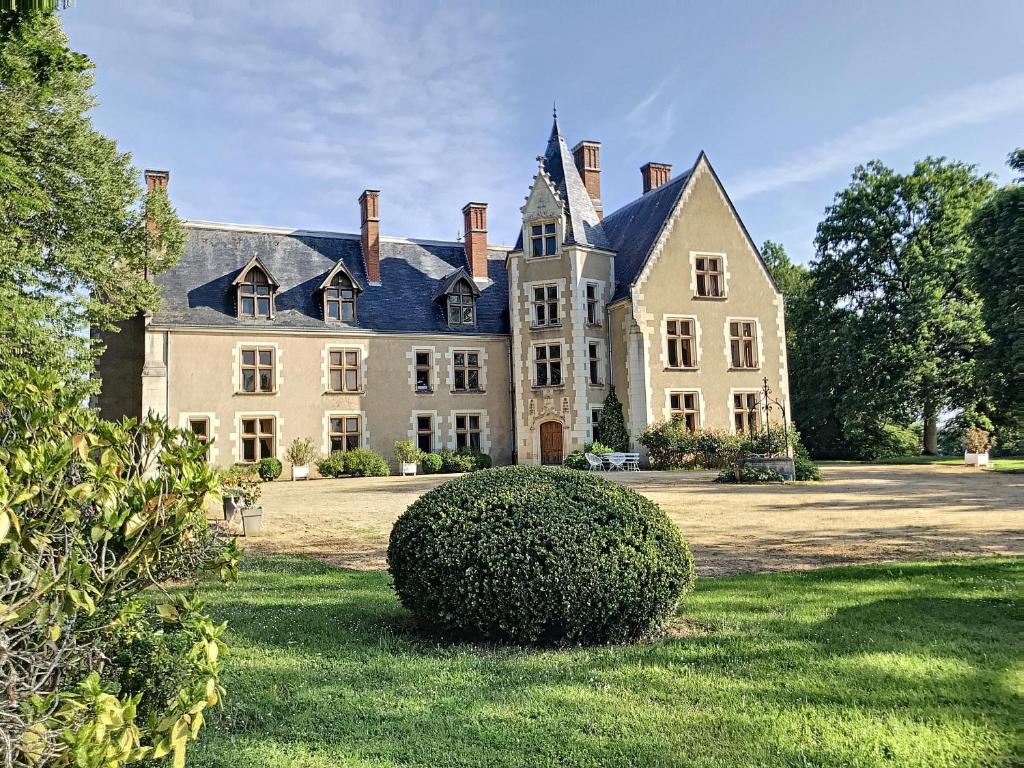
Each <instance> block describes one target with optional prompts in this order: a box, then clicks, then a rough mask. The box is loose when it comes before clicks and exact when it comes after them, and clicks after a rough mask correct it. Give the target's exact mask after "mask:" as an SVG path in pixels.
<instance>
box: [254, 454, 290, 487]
mask: <svg viewBox="0 0 1024 768" xmlns="http://www.w3.org/2000/svg"><path fill="white" fill-rule="evenodd" d="M282 469H284V467H283V466H282V465H281V462H280V461H278V460H277V459H275V458H274V457H272V456H268V457H267V458H265V459H260V460H259V461H258V462H256V472H257V473H259V476H260V480H262V481H263V482H265V483H269V482H271V481H272V480H277V478H279V477H280V476H281V470H282Z"/></svg>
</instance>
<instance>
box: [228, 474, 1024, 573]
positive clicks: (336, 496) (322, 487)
mask: <svg viewBox="0 0 1024 768" xmlns="http://www.w3.org/2000/svg"><path fill="white" fill-rule="evenodd" d="M823 471H824V474H825V482H822V483H796V484H787V485H772V486H736V485H716V484H714V483H712V482H711V478H712V477H713V476H714V475H713V473H706V472H674V473H665V472H640V473H623V474H616V475H610V477H612V478H614V479H616V480H620V481H622V482H624V483H626V484H628V485H630V486H632V487H634V488H636V489H637V490H638V491H640V492H642V493H644V494H646V495H647V496H649V497H650V498H652V499H653V500H654V501H656V502H658V503H659V504H660V505H661V506H662V508H663V509H665V511H666V512H668V514H669V515H670V516H671V517H672V519H673V520H675V522H676V523H677V524H678V525H679V527H680V529H681V530H682V531H683V534H684V535H685V536H686V538H687V539H688V540H689V542H690V546H691V547H692V549H693V553H694V558H695V559H696V562H697V570H698V573H700V574H701V575H703V576H717V575H724V574H732V573H745V572H766V571H783V570H793V569H800V568H815V567H819V566H822V565H841V564H851V563H863V562H878V561H886V560H920V559H926V558H935V557H949V556H954V555H983V554H1008V555H1024V476H1022V475H1012V474H1000V473H996V472H981V471H978V470H967V469H964V468H957V467H939V466H896V465H890V466H860V465H842V466H829V467H825V468H823ZM446 479H448V477H446V476H437V475H435V476H429V477H384V478H364V479H342V480H310V481H307V482H299V483H293V482H280V481H279V482H276V483H270V484H267V485H264V486H263V501H262V504H263V508H264V511H265V515H266V523H267V525H266V529H265V532H264V534H263V535H262V536H260V537H258V538H257V537H253V538H250V539H249V540H247V541H246V540H244V539H243V540H242V544H243V546H245V547H246V549H248V550H250V551H254V552H265V553H270V552H274V553H281V552H290V553H302V554H305V555H309V556H311V557H315V558H317V559H320V560H324V561H327V562H330V563H334V564H336V565H340V566H345V567H348V568H360V569H376V568H383V567H384V566H385V562H384V556H385V551H386V549H387V541H388V534H389V532H390V530H391V525H392V523H393V522H394V521H395V518H397V517H398V515H399V514H401V512H402V511H403V510H404V509H405V508H406V507H407V506H408V505H409V504H410V503H411V502H412V501H414V500H415V499H416V498H417V497H419V496H420V495H421V494H422V493H424V492H425V491H427V490H429V489H430V488H433V487H434V486H435V485H437V484H438V483H440V482H443V481H444V480H446Z"/></svg>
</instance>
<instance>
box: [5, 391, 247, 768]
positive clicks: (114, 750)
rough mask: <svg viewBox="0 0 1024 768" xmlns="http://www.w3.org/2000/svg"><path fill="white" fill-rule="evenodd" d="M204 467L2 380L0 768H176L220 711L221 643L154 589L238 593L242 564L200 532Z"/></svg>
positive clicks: (172, 436) (70, 400) (185, 440)
mask: <svg viewBox="0 0 1024 768" xmlns="http://www.w3.org/2000/svg"><path fill="white" fill-rule="evenodd" d="M204 454H205V446H203V445H201V444H199V443H198V442H197V441H196V440H195V438H194V436H192V435H191V434H189V433H188V432H187V431H182V430H175V429H170V428H169V427H168V426H167V423H166V422H165V421H163V420H162V419H158V418H154V417H151V418H148V419H145V420H142V421H138V420H131V419H126V420H124V421H122V422H119V423H112V422H107V421H103V420H100V419H99V418H97V416H96V414H95V413H94V412H93V411H91V410H89V409H86V408H82V407H81V406H80V404H79V403H78V402H76V398H75V397H74V395H71V394H68V392H67V390H66V389H65V388H64V386H63V385H62V384H61V383H60V382H58V381H57V380H55V379H53V378H50V377H47V376H43V375H39V374H34V375H28V376H24V377H22V376H16V375H13V374H10V373H5V372H3V371H0V691H4V695H0V732H2V733H3V737H4V738H2V739H0V765H12V764H13V765H17V766H44V765H45V766H76V768H116V766H121V765H127V764H130V763H142V762H145V763H148V764H152V763H153V762H155V761H157V760H160V759H161V758H164V757H165V756H167V759H168V760H171V761H172V762H173V764H174V765H175V766H181V765H184V759H185V750H186V746H187V744H188V742H189V741H191V740H193V739H195V738H196V737H197V736H198V735H199V731H200V729H201V728H202V725H203V722H204V713H205V711H206V710H207V709H208V708H209V707H211V706H213V705H215V704H217V702H218V701H219V700H220V699H221V697H222V695H223V690H222V689H221V686H220V682H219V676H220V671H221V656H222V654H223V652H224V651H225V646H224V643H223V640H222V636H223V633H224V631H225V627H224V625H216V624H214V623H213V621H212V620H211V619H210V617H209V616H208V615H207V614H206V613H205V611H204V610H203V607H202V605H201V604H199V603H197V602H195V601H194V600H192V599H191V598H190V597H189V596H187V595H186V594H184V593H183V592H181V591H180V590H175V591H174V592H173V593H172V592H169V591H167V590H166V589H165V587H164V586H163V585H165V584H167V583H168V582H170V581H175V582H178V583H181V582H189V581H194V580H196V579H197V578H198V577H199V575H200V574H201V573H204V572H214V573H216V574H218V575H219V576H220V577H221V578H222V579H225V580H231V579H233V577H234V573H235V568H236V565H237V560H238V557H239V551H238V549H237V547H236V545H235V543H234V541H225V540H222V539H220V538H218V537H217V536H216V535H214V534H213V533H212V532H211V531H210V529H209V528H208V526H207V522H206V515H205V512H204V503H205V502H206V500H207V499H208V498H210V497H211V496H214V497H215V496H216V495H217V493H218V479H217V474H216V473H215V471H214V470H213V469H211V468H210V467H209V466H208V465H207V463H206V461H205V459H204ZM171 636H173V642H169V641H168V638H170V637H171ZM168 670H172V671H173V673H172V674H166V673H167V672H168ZM154 675H163V676H164V678H165V679H163V680H159V681H156V680H153V679H152V678H153V676H154Z"/></svg>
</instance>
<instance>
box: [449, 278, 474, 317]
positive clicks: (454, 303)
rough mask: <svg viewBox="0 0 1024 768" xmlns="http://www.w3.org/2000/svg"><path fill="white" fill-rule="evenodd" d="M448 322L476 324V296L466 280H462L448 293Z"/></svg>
mask: <svg viewBox="0 0 1024 768" xmlns="http://www.w3.org/2000/svg"><path fill="white" fill-rule="evenodd" d="M448 324H449V325H476V297H475V296H473V291H472V290H470V287H469V286H468V285H466V281H465V280H460V281H459V282H458V284H456V285H455V287H454V288H453V289H452V292H451V293H450V294H448Z"/></svg>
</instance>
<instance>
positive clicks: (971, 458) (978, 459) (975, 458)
mask: <svg viewBox="0 0 1024 768" xmlns="http://www.w3.org/2000/svg"><path fill="white" fill-rule="evenodd" d="M964 464H966V465H967V466H968V467H987V466H988V451H985V452H984V453H967V452H966V451H965V452H964Z"/></svg>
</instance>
